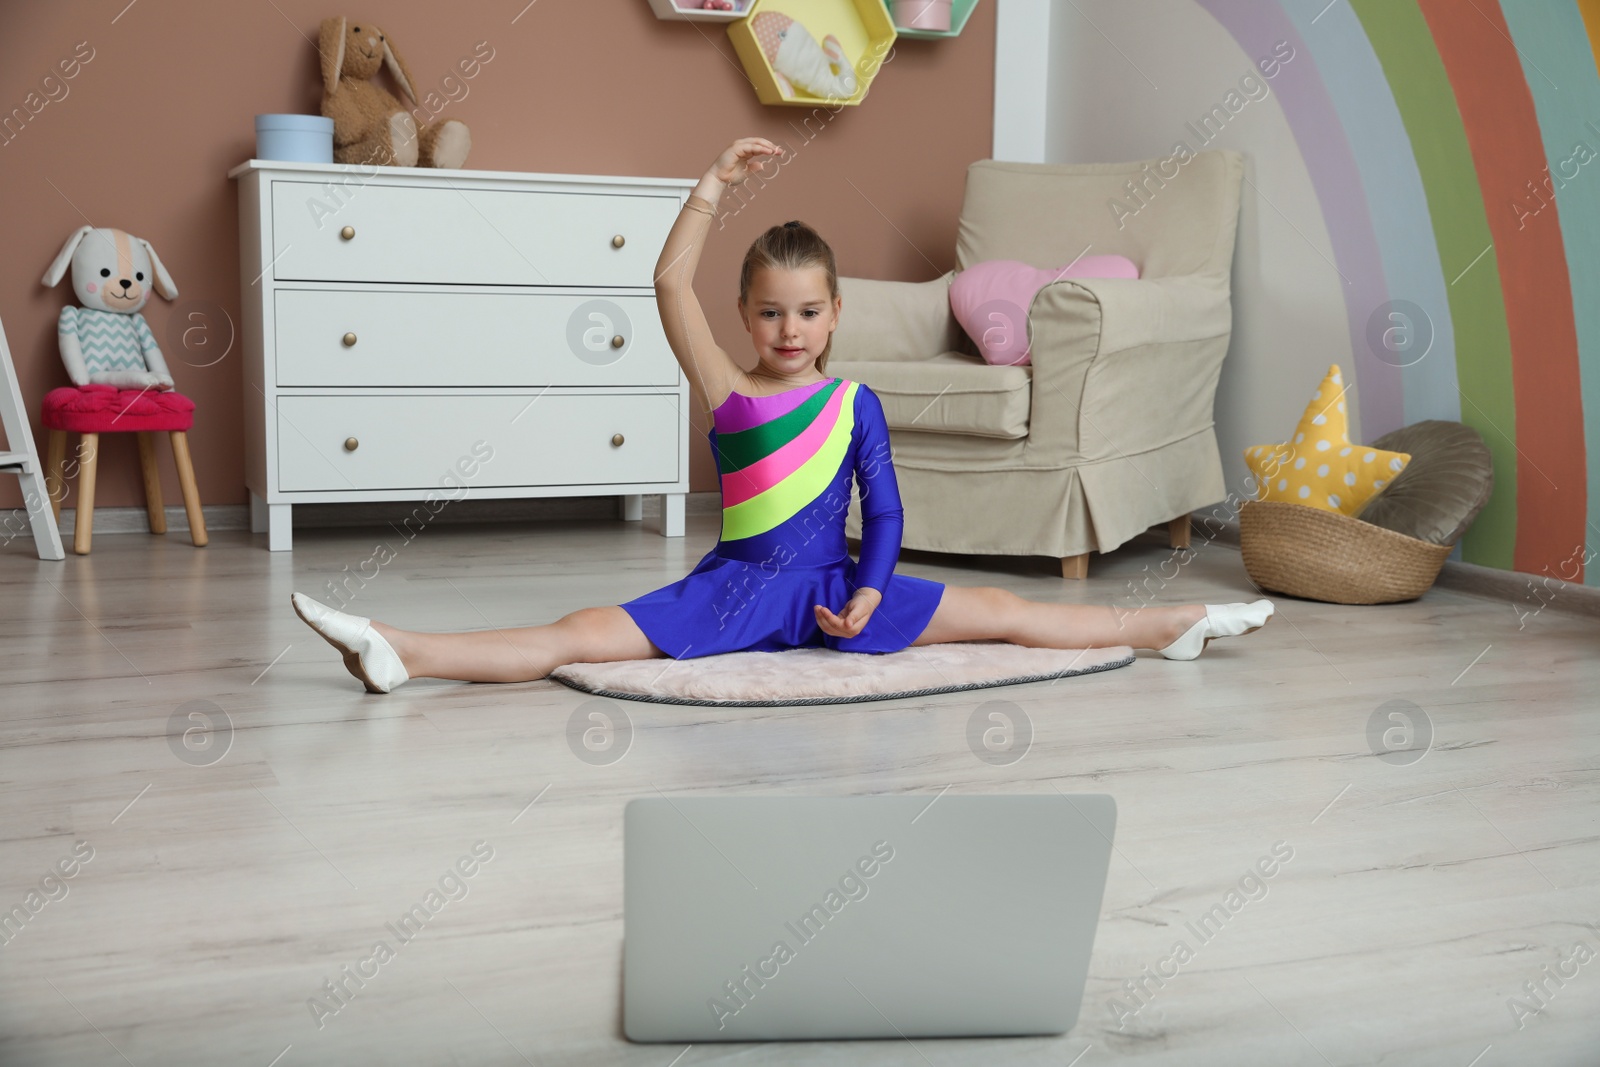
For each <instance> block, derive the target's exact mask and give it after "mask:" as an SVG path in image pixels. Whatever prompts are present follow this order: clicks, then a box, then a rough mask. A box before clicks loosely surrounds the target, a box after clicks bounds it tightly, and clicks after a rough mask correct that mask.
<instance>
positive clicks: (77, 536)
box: [72, 433, 100, 556]
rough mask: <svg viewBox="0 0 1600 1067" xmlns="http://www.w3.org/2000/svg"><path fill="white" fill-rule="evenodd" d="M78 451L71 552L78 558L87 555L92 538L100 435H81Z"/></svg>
mask: <svg viewBox="0 0 1600 1067" xmlns="http://www.w3.org/2000/svg"><path fill="white" fill-rule="evenodd" d="M78 451H79V453H81V456H82V458H81V460H80V462H79V465H78V519H77V524H76V526H75V527H74V528H73V531H72V551H74V552H76V553H77V554H78V555H80V556H87V555H88V554H89V542H90V540H91V539H92V538H93V537H94V475H95V468H96V467H97V466H98V465H99V463H100V435H99V434H97V433H86V434H84V435H83V437H82V439H81V441H80V443H79V445H78Z"/></svg>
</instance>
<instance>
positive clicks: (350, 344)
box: [344, 333, 356, 348]
mask: <svg viewBox="0 0 1600 1067" xmlns="http://www.w3.org/2000/svg"><path fill="white" fill-rule="evenodd" d="M355 343H356V335H355V334H353V333H347V334H345V335H344V346H345V347H346V348H354V347H355Z"/></svg>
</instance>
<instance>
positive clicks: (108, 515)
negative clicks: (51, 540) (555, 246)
mask: <svg viewBox="0 0 1600 1067" xmlns="http://www.w3.org/2000/svg"><path fill="white" fill-rule="evenodd" d="M416 506H417V503H416V501H414V500H412V501H379V502H361V503H352V504H296V505H295V508H294V526H295V529H297V530H298V529H319V528H331V527H345V526H382V525H383V524H384V523H386V522H390V521H399V520H401V519H402V518H404V517H405V516H406V515H409V514H410V513H411V512H412V510H413V509H414V508H415V507H416ZM77 510H78V509H77V508H62V509H61V521H60V523H59V526H60V528H61V536H62V537H64V538H65V537H70V536H71V535H72V533H73V532H74V531H75V530H76V529H77ZM721 510H722V496H721V494H720V493H716V492H710V493H690V494H689V496H688V499H687V500H686V501H685V503H684V511H685V513H687V514H689V515H716V514H719V513H720V512H721ZM643 511H644V515H645V516H646V517H648V518H658V517H659V516H660V515H661V498H660V496H659V495H646V496H645V498H644V500H643ZM166 513H167V532H168V533H169V534H173V533H179V534H187V533H188V532H189V514H188V512H186V511H184V509H183V508H182V507H180V506H176V505H169V506H168V507H167V508H166ZM200 513H201V514H202V515H204V516H205V520H206V529H207V530H208V531H216V530H248V529H250V506H249V505H248V504H206V505H204V506H203V507H201V509H200ZM616 517H617V498H616V497H614V496H581V497H565V496H562V497H534V498H528V497H523V498H519V499H508V500H472V499H467V500H462V501H459V502H457V503H452V504H451V505H450V506H449V507H447V508H445V509H443V510H442V511H440V512H439V513H438V514H437V515H435V516H434V517H433V518H432V519H430V520H429V524H430V525H440V526H447V525H458V524H467V523H477V522H542V521H560V520H572V519H614V518H616ZM0 529H3V530H5V531H7V532H8V536H12V537H27V536H29V535H28V513H27V512H26V511H24V510H23V509H21V508H12V509H10V510H9V511H4V510H0ZM149 530H150V525H149V522H148V520H147V519H146V516H145V509H144V508H142V507H118V508H95V509H94V535H95V536H96V537H99V536H100V535H101V534H132V533H148V532H149Z"/></svg>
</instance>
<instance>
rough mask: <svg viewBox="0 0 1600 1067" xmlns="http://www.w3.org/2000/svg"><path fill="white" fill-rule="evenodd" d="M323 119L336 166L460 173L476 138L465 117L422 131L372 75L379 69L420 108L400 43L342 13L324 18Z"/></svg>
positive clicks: (321, 39) (433, 124)
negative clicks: (368, 165) (435, 169)
mask: <svg viewBox="0 0 1600 1067" xmlns="http://www.w3.org/2000/svg"><path fill="white" fill-rule="evenodd" d="M318 48H319V49H320V51H321V52H322V116H323V118H329V119H332V120H333V161H334V162H335V163H379V164H385V165H388V166H395V167H448V168H458V167H461V166H462V165H464V164H465V163H466V161H467V153H468V152H469V151H471V149H472V133H471V132H470V131H469V130H468V129H467V125H466V123H464V122H462V121H461V120H460V119H440V120H437V121H435V122H430V123H427V124H426V125H423V126H420V127H419V126H418V125H417V121H416V119H414V118H413V117H412V115H411V112H410V111H408V110H406V107H405V105H404V104H402V103H401V102H400V101H399V100H396V99H395V98H394V96H393V95H392V94H391V93H389V92H388V91H386V90H385V89H383V88H382V87H380V86H378V85H375V84H374V83H373V82H372V81H370V80H369V79H371V77H372V76H373V75H374V74H376V73H377V72H378V67H379V65H380V64H381V65H383V66H385V67H387V68H388V69H389V75H390V77H392V78H393V79H394V80H395V83H396V84H398V85H399V86H400V89H401V91H402V92H404V93H405V94H406V96H408V97H410V98H411V103H412V105H413V106H415V105H416V104H417V92H416V89H415V88H414V86H415V85H416V81H415V80H414V79H413V78H412V77H411V70H410V68H409V67H407V66H406V62H405V60H403V59H401V58H400V53H399V52H397V51H395V47H394V42H393V41H391V40H389V37H388V35H387V34H386V33H384V32H383V31H382V30H380V29H379V28H378V27H377V26H376V25H374V24H373V23H371V22H369V21H367V20H365V19H362V20H360V21H359V22H358V23H356V24H355V25H349V24H348V21H347V20H346V19H345V17H344V16H343V15H338V16H335V17H333V18H327V19H323V20H322V27H321V31H320V33H319V40H318Z"/></svg>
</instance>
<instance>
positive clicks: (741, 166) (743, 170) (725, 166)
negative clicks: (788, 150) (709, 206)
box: [706, 137, 783, 185]
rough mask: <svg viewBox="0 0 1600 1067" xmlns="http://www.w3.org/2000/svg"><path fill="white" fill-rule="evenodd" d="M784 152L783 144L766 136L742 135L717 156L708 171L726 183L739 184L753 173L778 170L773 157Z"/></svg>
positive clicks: (766, 172)
mask: <svg viewBox="0 0 1600 1067" xmlns="http://www.w3.org/2000/svg"><path fill="white" fill-rule="evenodd" d="M782 154H783V148H782V146H780V145H775V144H773V143H772V142H771V141H769V140H767V139H766V138H765V137H741V138H739V139H738V140H737V141H735V142H733V144H731V145H729V146H728V147H727V150H726V151H724V152H723V153H722V155H720V156H718V157H717V159H716V162H714V163H712V164H711V169H710V170H708V171H707V172H706V173H707V174H710V175H711V176H712V177H713V178H716V179H717V180H718V181H720V182H722V183H723V184H724V185H738V184H740V183H741V182H743V181H744V180H745V179H746V178H748V177H750V175H752V174H761V175H766V174H769V173H771V172H772V171H776V170H777V162H776V161H775V160H772V159H771V157H774V156H779V155H782ZM769 160H771V161H770V162H769ZM768 167H770V168H771V170H768Z"/></svg>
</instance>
